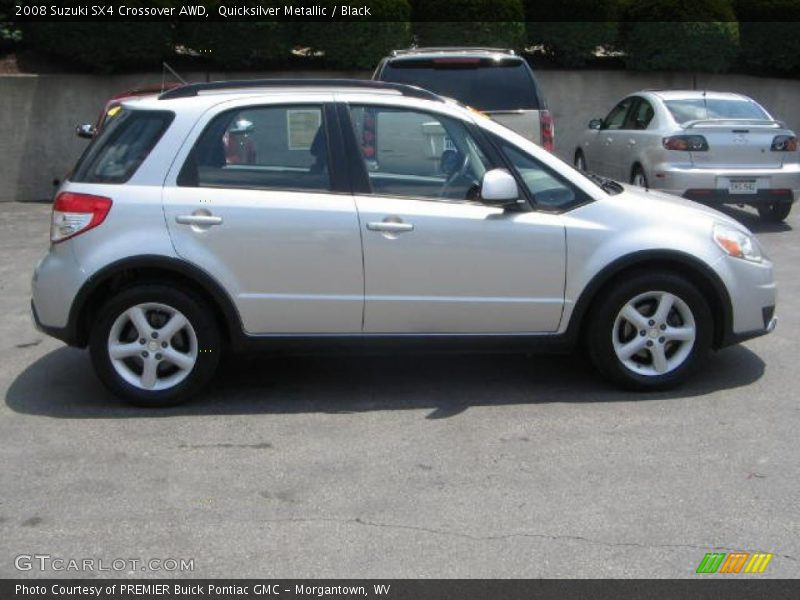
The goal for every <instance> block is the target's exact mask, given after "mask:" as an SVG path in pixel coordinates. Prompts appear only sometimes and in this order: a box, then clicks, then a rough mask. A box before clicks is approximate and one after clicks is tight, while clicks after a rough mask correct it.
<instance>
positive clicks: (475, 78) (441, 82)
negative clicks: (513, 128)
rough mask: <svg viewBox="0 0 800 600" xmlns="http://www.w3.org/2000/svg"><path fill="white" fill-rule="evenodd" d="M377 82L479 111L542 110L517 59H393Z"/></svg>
mask: <svg viewBox="0 0 800 600" xmlns="http://www.w3.org/2000/svg"><path fill="white" fill-rule="evenodd" d="M380 79H381V80H382V81H390V82H393V83H405V84H408V85H416V86H419V87H421V88H425V89H427V90H430V91H432V92H435V93H437V94H440V95H442V96H447V97H449V98H454V99H456V100H458V101H460V102H462V103H464V104H466V105H468V106H471V107H473V108H477V109H478V110H483V111H504V110H540V109H544V108H546V107H545V106H544V101H543V100H542V98H541V96H540V94H539V90H538V87H537V85H536V80H535V79H534V78H533V75H532V74H531V72H530V69H529V68H528V66H527V65H526V64H525V62H524V61H523V60H521V59H520V58H517V57H514V58H503V59H500V60H495V59H489V58H470V57H454V58H446V57H442V58H429V57H426V58H406V59H401V60H393V61H389V62H387V63H386V66H385V67H384V68H383V71H382V72H381V74H380Z"/></svg>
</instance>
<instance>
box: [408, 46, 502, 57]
mask: <svg viewBox="0 0 800 600" xmlns="http://www.w3.org/2000/svg"><path fill="white" fill-rule="evenodd" d="M470 51H474V52H496V53H499V54H508V55H516V52H514V51H513V50H511V49H510V48H488V47H483V46H422V47H419V48H405V49H403V50H392V56H404V55H406V54H425V53H428V52H431V53H433V52H470Z"/></svg>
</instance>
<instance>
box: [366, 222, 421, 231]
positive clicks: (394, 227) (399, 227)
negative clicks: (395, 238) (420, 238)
mask: <svg viewBox="0 0 800 600" xmlns="http://www.w3.org/2000/svg"><path fill="white" fill-rule="evenodd" d="M367 229H369V230H370V231H383V232H389V233H402V232H404V231H414V225H412V224H411V223H397V222H395V221H372V222H370V223H367Z"/></svg>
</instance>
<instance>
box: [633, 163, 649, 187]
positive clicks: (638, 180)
mask: <svg viewBox="0 0 800 600" xmlns="http://www.w3.org/2000/svg"><path fill="white" fill-rule="evenodd" d="M631 183H632V184H633V185H636V186H639V187H643V188H646V187H649V186H648V185H647V175H645V174H644V169H642V167H640V166H639V165H636V166H635V167H633V171H631Z"/></svg>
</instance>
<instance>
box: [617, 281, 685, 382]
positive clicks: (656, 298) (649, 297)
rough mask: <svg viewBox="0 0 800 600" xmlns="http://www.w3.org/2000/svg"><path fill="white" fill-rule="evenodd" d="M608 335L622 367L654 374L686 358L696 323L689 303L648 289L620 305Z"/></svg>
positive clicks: (671, 369)
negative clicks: (610, 336)
mask: <svg viewBox="0 0 800 600" xmlns="http://www.w3.org/2000/svg"><path fill="white" fill-rule="evenodd" d="M611 335H612V343H613V346H614V352H615V353H616V355H617V358H618V359H619V360H620V362H621V363H622V364H623V365H624V366H625V368H627V369H628V370H630V371H632V372H634V373H636V374H639V375H645V376H653V377H655V376H660V375H665V374H667V373H670V372H672V371H674V370H676V369H677V368H678V367H680V366H681V365H682V364H683V363H684V362H685V361H686V359H687V358H688V357H689V355H690V354H691V352H692V348H693V346H694V343H695V338H696V337H697V326H696V324H695V320H694V315H693V314H692V311H691V309H690V308H689V305H688V304H687V303H686V302H684V301H683V300H682V299H681V298H680V297H678V296H676V295H675V294H671V293H669V292H664V291H650V292H645V293H643V294H639V295H637V296H636V297H634V298H632V299H631V300H630V301H629V302H627V303H626V304H625V305H624V306H623V307H622V309H621V310H620V311H619V313H618V314H617V317H616V319H615V320H614V326H613V330H612V334H611Z"/></svg>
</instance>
